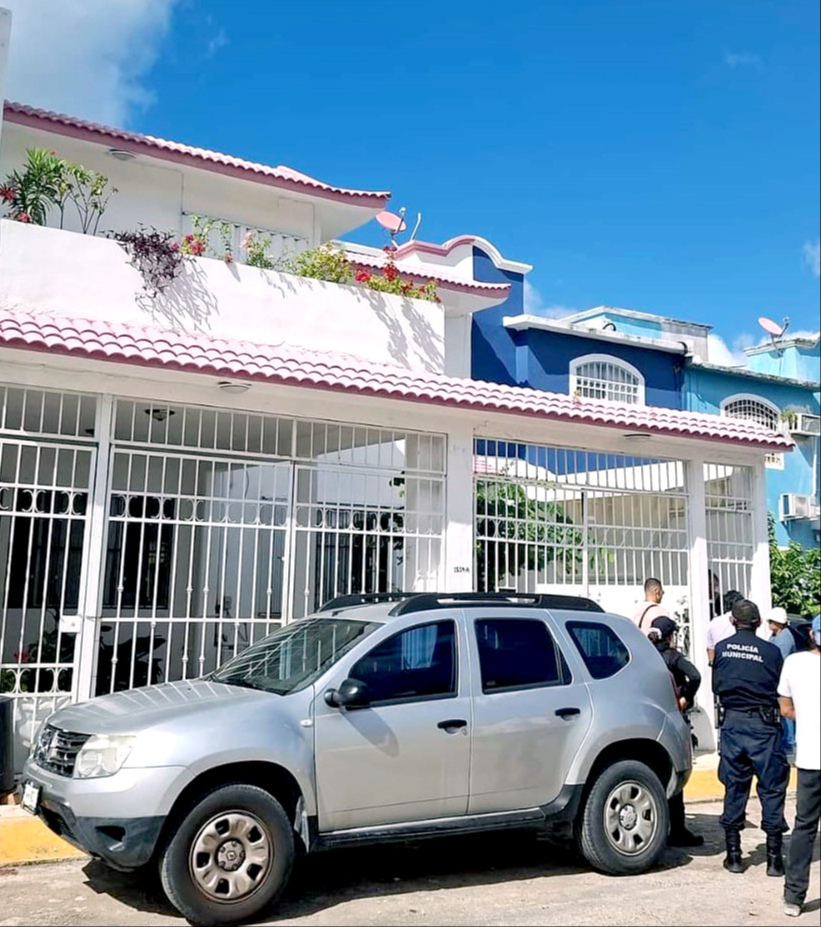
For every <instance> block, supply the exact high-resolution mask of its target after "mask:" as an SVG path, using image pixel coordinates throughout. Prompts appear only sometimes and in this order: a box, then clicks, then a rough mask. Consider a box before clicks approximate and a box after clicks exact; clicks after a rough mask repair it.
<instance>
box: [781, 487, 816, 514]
mask: <svg viewBox="0 0 821 927" xmlns="http://www.w3.org/2000/svg"><path fill="white" fill-rule="evenodd" d="M779 509H780V514H781V521H787V520H788V519H793V518H815V517H816V516H817V514H818V505H817V503H816V501H815V499H813V498H812V496H804V495H801V494H799V493H797V492H783V493H781V498H780V500H779Z"/></svg>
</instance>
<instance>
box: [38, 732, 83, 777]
mask: <svg viewBox="0 0 821 927" xmlns="http://www.w3.org/2000/svg"><path fill="white" fill-rule="evenodd" d="M90 736H91V735H90V734H72V733H71V732H70V731H61V730H60V729H59V728H57V727H53V726H52V725H51V724H47V725H46V726H45V727H44V728H43V732H42V733H41V734H40V738H39V740H38V741H37V748H36V749H35V751H34V762H35V763H36V764H37V765H38V766H41V767H42V768H43V769H47V770H48V771H49V772H53V773H56V774H57V775H58V776H66V777H67V778H70V777H71V776H73V775H74V764H75V763H76V761H77V754H78V753H79V752H80V748H81V747H82V746H83V744H84V743H85V742H86V741H87V740H88V738H89V737H90Z"/></svg>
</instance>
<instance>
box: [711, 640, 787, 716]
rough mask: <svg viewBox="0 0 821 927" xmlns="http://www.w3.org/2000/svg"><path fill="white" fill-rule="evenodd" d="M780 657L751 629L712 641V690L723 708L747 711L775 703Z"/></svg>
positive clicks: (776, 701) (776, 651)
mask: <svg viewBox="0 0 821 927" xmlns="http://www.w3.org/2000/svg"><path fill="white" fill-rule="evenodd" d="M783 663H784V658H783V657H782V656H781V651H780V650H779V649H778V647H776V646H775V644H771V643H769V641H765V640H762V639H761V638H760V637H758V636H757V635H756V633H755V631H751V630H746V629H745V630H743V631H738V632H737V633H735V634H734V635H733V636H732V637H728V638H725V640H723V641H719V642H718V644H716V655H715V661H714V663H713V692H715V694H716V695H717V696H718V697H719V699H720V700H721V704H722V705H723V706H724V707H725V708H729V709H733V710H734V711H751V710H754V709H756V708H773V707H775V708H777V707H778V680H779V677H780V676H781V667H782V665H783Z"/></svg>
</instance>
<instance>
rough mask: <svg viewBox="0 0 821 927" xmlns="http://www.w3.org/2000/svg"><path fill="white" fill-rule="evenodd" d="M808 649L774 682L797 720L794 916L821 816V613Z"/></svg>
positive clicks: (788, 904)
mask: <svg viewBox="0 0 821 927" xmlns="http://www.w3.org/2000/svg"><path fill="white" fill-rule="evenodd" d="M809 634H810V649H809V650H805V651H802V652H799V653H793V654H791V655H790V656H789V657H787V659H786V660H785V661H784V667H783V669H782V670H781V680H780V682H779V683H778V695H779V703H780V706H781V714H782V715H783V716H784V717H785V718H792V719H794V720H795V743H796V747H795V765H796V767H797V769H798V791H797V802H796V810H795V827H794V828H793V832H792V838H791V840H790V852H789V856H788V859H787V878H786V882H785V883H784V913H785V914H787V915H789V916H790V917H798V915H799V914H801V909H802V907H803V905H804V899H805V898H806V895H807V889H808V888H809V884H810V863H811V862H812V848H813V844H814V843H815V834H816V831H817V830H818V821H819V818H821V615H816V616H815V618H814V619H813V622H812V627H811V630H810V632H809Z"/></svg>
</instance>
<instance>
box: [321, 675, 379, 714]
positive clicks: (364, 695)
mask: <svg viewBox="0 0 821 927" xmlns="http://www.w3.org/2000/svg"><path fill="white" fill-rule="evenodd" d="M370 701H371V697H370V692H369V690H368V686H367V685H366V684H365V683H364V682H360V681H359V680H358V679H350V678H349V679H345V680H344V681H343V682H342V683H341V684H340V686H339V688H338V689H328V691H327V692H326V693H325V703H326V704H328V705H330V706H331V707H332V708H365V707H366V706H367V705H369V704H370Z"/></svg>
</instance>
